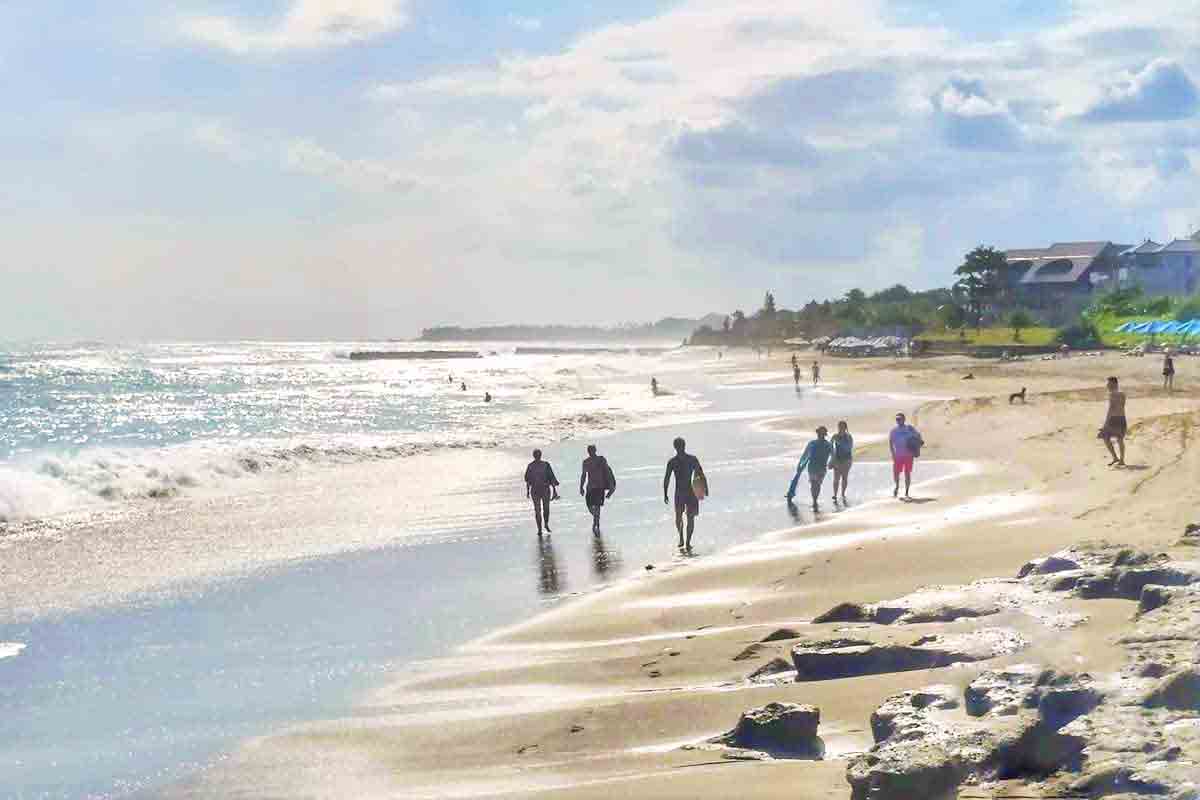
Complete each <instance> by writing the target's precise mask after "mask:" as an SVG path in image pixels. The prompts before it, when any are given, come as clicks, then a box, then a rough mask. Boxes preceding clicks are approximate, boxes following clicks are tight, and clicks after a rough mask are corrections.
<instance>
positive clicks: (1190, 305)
mask: <svg viewBox="0 0 1200 800" xmlns="http://www.w3.org/2000/svg"><path fill="white" fill-rule="evenodd" d="M1175 319H1177V320H1179V321H1180V322H1187V321H1188V320H1192V319H1200V296H1193V297H1189V298H1188V299H1187V300H1184V301H1183V302H1182V303H1180V304H1179V307H1178V308H1176V309H1175Z"/></svg>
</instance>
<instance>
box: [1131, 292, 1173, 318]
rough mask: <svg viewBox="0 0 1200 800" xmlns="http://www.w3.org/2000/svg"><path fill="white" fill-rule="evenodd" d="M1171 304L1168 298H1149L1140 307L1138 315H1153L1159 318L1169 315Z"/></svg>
mask: <svg viewBox="0 0 1200 800" xmlns="http://www.w3.org/2000/svg"><path fill="white" fill-rule="evenodd" d="M1171 302H1172V301H1171V298H1170V297H1165V296H1163V297H1151V298H1150V299H1149V300H1147V301H1146V302H1145V303H1144V304H1143V305H1142V310H1141V311H1140V312H1139V313H1142V314H1153V315H1155V316H1159V317H1161V316H1163V315H1165V314H1170V313H1171Z"/></svg>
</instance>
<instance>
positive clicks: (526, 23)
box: [508, 15, 542, 33]
mask: <svg viewBox="0 0 1200 800" xmlns="http://www.w3.org/2000/svg"><path fill="white" fill-rule="evenodd" d="M508 22H509V24H510V25H512V26H513V27H514V28H519V29H521V30H523V31H525V32H526V33H536V32H537V31H540V30H541V29H542V21H541V20H540V19H538V18H537V17H519V16H516V15H512V16H510V17H509V18H508Z"/></svg>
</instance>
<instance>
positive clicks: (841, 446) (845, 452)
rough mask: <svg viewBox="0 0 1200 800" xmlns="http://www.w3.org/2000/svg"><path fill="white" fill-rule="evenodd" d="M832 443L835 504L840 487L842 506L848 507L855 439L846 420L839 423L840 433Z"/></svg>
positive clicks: (834, 436) (832, 438)
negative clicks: (847, 497)
mask: <svg viewBox="0 0 1200 800" xmlns="http://www.w3.org/2000/svg"><path fill="white" fill-rule="evenodd" d="M830 441H831V442H832V443H833V461H832V462H831V466H832V467H833V504H834V505H835V506H836V505H837V502H838V487H839V486H840V487H841V490H842V505H846V486H847V484H849V483H850V467H852V466H853V465H854V437H853V436H851V435H850V426H849V425H848V424H847V423H846V420H842V421H841V422H839V423H838V432H837V433H835V434H834V435H833V436H832V437H831V438H830Z"/></svg>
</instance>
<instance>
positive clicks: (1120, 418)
mask: <svg viewBox="0 0 1200 800" xmlns="http://www.w3.org/2000/svg"><path fill="white" fill-rule="evenodd" d="M1128 427H1129V425H1128V423H1127V422H1126V420H1125V393H1124V392H1122V391H1121V388H1120V385H1119V384H1118V382H1117V379H1116V378H1113V377H1110V378H1109V379H1108V411H1106V412H1105V414H1104V427H1102V428H1100V438H1101V439H1103V440H1104V446H1105V447H1107V448H1108V454H1109V455H1110V456H1112V461H1110V462H1108V465H1109V466H1110V467H1113V466H1116V467H1123V466H1125V432H1126V430H1127V429H1128ZM1113 439H1116V440H1117V446H1116V448H1115V449H1114V448H1113ZM1118 453H1120V454H1119V455H1118Z"/></svg>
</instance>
